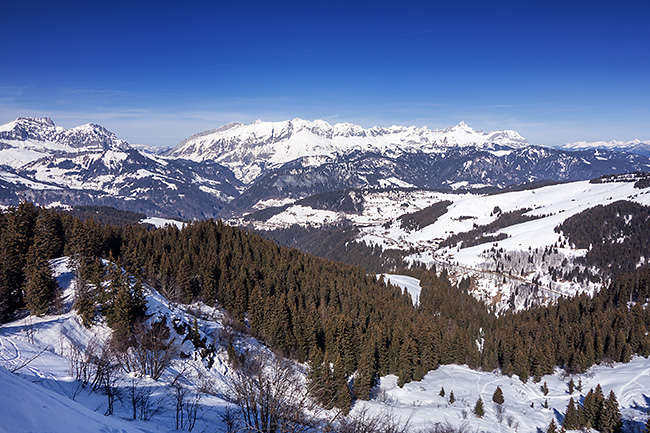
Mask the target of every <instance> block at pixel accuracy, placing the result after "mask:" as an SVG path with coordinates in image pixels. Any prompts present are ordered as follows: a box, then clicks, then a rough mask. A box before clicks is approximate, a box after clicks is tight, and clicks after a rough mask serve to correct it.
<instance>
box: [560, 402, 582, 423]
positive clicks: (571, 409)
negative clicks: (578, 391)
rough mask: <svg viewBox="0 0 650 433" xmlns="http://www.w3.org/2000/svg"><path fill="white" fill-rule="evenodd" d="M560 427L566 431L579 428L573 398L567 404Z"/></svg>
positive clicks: (578, 419)
mask: <svg viewBox="0 0 650 433" xmlns="http://www.w3.org/2000/svg"><path fill="white" fill-rule="evenodd" d="M562 427H564V428H565V429H566V430H577V429H579V428H580V427H581V426H580V417H579V414H578V409H577V408H576V405H575V402H574V401H573V397H571V398H570V399H569V404H568V405H567V408H566V414H565V415H564V422H562Z"/></svg>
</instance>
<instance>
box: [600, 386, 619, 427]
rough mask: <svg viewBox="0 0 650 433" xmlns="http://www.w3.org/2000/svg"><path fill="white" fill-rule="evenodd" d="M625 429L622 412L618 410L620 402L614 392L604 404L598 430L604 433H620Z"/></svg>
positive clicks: (611, 392)
mask: <svg viewBox="0 0 650 433" xmlns="http://www.w3.org/2000/svg"><path fill="white" fill-rule="evenodd" d="M622 428H623V421H622V419H621V412H620V410H619V408H618V401H617V400H616V394H614V391H610V393H609V396H608V397H607V399H606V400H605V401H604V402H603V408H602V412H601V415H600V419H599V422H598V427H597V429H598V430H600V431H601V432H602V433H620V432H621V431H622Z"/></svg>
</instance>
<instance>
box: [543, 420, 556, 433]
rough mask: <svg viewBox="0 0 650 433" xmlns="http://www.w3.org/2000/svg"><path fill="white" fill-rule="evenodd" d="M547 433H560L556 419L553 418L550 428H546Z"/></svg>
mask: <svg viewBox="0 0 650 433" xmlns="http://www.w3.org/2000/svg"><path fill="white" fill-rule="evenodd" d="M546 433H558V431H557V424H556V423H555V418H553V419H552V420H551V422H550V423H549V425H548V427H547V428H546Z"/></svg>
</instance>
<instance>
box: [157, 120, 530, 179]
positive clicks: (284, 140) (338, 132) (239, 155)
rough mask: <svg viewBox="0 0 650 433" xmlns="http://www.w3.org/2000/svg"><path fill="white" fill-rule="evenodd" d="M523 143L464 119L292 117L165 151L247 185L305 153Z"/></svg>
mask: <svg viewBox="0 0 650 433" xmlns="http://www.w3.org/2000/svg"><path fill="white" fill-rule="evenodd" d="M526 144H528V143H527V142H526V140H525V139H524V138H523V137H521V136H520V135H519V134H518V133H516V132H515V131H494V132H488V133H486V132H482V131H476V130H474V129H472V128H470V127H469V126H468V125H467V124H465V123H464V122H461V123H459V124H458V125H456V126H453V127H450V128H446V129H442V130H439V129H436V130H429V129H427V128H426V127H423V128H416V127H413V126H411V127H404V126H392V127H390V128H380V127H374V128H370V129H363V128H362V127H360V126H358V125H353V124H350V123H337V124H335V125H330V124H329V123H327V122H325V121H323V120H315V121H313V122H310V121H307V120H302V119H293V120H288V121H283V122H262V121H259V120H258V121H256V122H253V123H251V124H248V125H245V124H243V123H231V124H228V125H225V126H223V127H221V128H219V129H215V130H210V131H204V132H201V133H199V134H195V135H193V136H191V137H189V138H188V139H186V140H184V141H182V142H181V143H179V144H178V145H177V146H176V147H175V148H174V149H172V150H171V151H170V152H169V153H168V155H169V156H171V157H174V158H185V159H191V160H193V161H205V160H214V161H217V162H219V163H220V164H223V165H225V166H227V167H228V168H230V169H231V170H233V172H234V173H235V175H236V176H237V178H238V179H240V180H241V181H242V182H244V183H245V184H250V183H251V182H253V181H254V180H255V179H256V178H257V177H258V176H260V175H261V174H262V173H264V172H265V171H267V170H268V169H271V168H276V167H279V166H281V165H282V164H285V163H287V162H290V161H293V160H296V159H298V158H304V157H314V156H325V157H330V158H331V157H334V156H335V155H337V154H349V153H352V152H354V151H361V152H376V153H381V154H385V155H391V156H397V155H400V154H402V153H409V152H418V151H421V152H426V153H431V152H438V151H441V150H442V149H444V148H445V147H448V146H470V145H471V146H479V147H486V148H492V147H493V146H494V145H500V146H509V147H521V146H524V145H526Z"/></svg>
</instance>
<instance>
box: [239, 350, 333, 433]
mask: <svg viewBox="0 0 650 433" xmlns="http://www.w3.org/2000/svg"><path fill="white" fill-rule="evenodd" d="M228 387H229V390H230V392H231V394H232V396H233V399H234V403H235V404H236V405H237V406H238V409H239V417H238V420H237V421H238V424H239V426H240V427H241V428H240V431H253V432H261V433H277V432H289V431H290V432H302V431H309V430H310V429H314V427H315V426H316V424H320V423H323V421H322V420H317V419H316V417H315V416H314V413H315V412H317V411H318V408H319V407H318V405H317V404H316V403H315V402H314V401H313V399H311V398H310V396H309V393H308V390H307V389H306V388H305V386H304V385H303V384H302V382H301V380H300V378H299V376H298V374H297V372H296V370H295V367H294V364H293V363H291V361H288V360H285V359H278V358H275V357H273V356H271V355H268V354H255V355H245V356H243V357H242V359H241V360H240V363H239V368H238V369H237V370H236V371H235V374H234V376H233V378H232V379H231V380H230V382H229V383H228ZM229 419H230V421H231V422H232V419H231V418H230V417H229ZM234 425H235V423H234V422H233V423H232V425H231V426H232V427H234Z"/></svg>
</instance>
